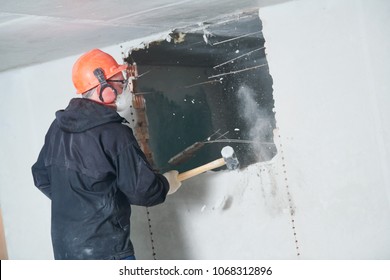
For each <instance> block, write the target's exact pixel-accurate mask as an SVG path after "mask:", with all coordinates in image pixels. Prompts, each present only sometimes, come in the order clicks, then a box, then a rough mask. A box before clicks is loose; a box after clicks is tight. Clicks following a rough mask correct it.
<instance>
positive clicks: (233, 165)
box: [177, 146, 240, 181]
mask: <svg viewBox="0 0 390 280" xmlns="http://www.w3.org/2000/svg"><path fill="white" fill-rule="evenodd" d="M221 155H222V157H221V158H219V159H216V160H214V161H212V162H209V163H206V164H204V165H201V166H199V167H196V168H194V169H191V170H188V171H185V172H183V173H180V174H179V175H178V177H177V178H178V180H179V181H184V180H187V179H189V178H191V177H194V176H196V175H199V174H201V173H203V172H206V171H209V170H212V169H214V168H218V167H221V166H223V165H225V164H226V167H227V168H228V169H229V170H234V169H237V168H238V167H239V165H240V163H239V162H238V159H237V157H236V155H235V153H234V150H233V148H232V147H230V146H225V147H223V149H222V150H221Z"/></svg>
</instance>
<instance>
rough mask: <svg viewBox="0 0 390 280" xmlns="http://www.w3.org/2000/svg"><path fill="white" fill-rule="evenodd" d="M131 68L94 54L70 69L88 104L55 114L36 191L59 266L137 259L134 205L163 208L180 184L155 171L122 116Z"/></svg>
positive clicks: (76, 101)
mask: <svg viewBox="0 0 390 280" xmlns="http://www.w3.org/2000/svg"><path fill="white" fill-rule="evenodd" d="M125 69H126V65H119V64H118V63H117V62H116V61H115V59H114V58H113V57H112V56H111V55H109V54H107V53H105V52H103V51H101V50H99V49H94V50H91V51H89V52H87V53H85V54H83V55H82V56H81V57H80V58H79V59H78V60H77V61H76V62H75V64H74V66H73V70H72V79H73V84H74V86H75V88H76V91H77V94H81V95H82V98H73V99H71V100H70V102H69V105H68V106H67V108H66V109H65V110H59V111H57V112H56V118H55V120H54V121H53V123H52V124H51V126H50V128H49V130H48V132H47V134H46V137H45V143H44V145H43V148H42V150H41V152H40V154H39V157H38V160H37V162H36V163H35V164H34V165H33V166H32V174H33V178H34V184H35V186H36V187H37V188H38V189H39V190H41V191H42V192H43V193H44V194H45V195H46V196H47V197H48V198H50V199H51V238H52V244H53V251H54V258H55V259H135V256H134V248H133V245H132V242H131V240H130V215H131V208H130V205H140V206H154V205H157V204H160V203H163V202H164V201H165V199H166V196H167V194H172V193H174V192H175V191H176V190H177V189H178V188H179V187H180V186H181V183H180V182H179V181H178V179H177V174H178V172H177V171H176V170H172V171H169V172H167V173H164V174H159V173H157V172H155V171H154V170H153V169H152V167H151V166H150V164H149V163H148V161H147V160H146V157H145V155H144V153H143V152H142V151H141V149H140V147H139V145H138V144H137V141H136V139H135V137H134V135H133V132H132V130H131V128H129V127H128V126H127V125H124V124H123V122H124V119H123V118H122V117H121V116H120V115H119V114H118V111H121V110H125V109H126V107H127V106H130V103H129V102H131V97H129V96H130V94H131V93H130V92H129V90H128V89H129V86H128V80H127V79H125V76H124V74H123V73H122V72H123V71H124V70H125Z"/></svg>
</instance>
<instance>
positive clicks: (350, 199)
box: [260, 0, 390, 259]
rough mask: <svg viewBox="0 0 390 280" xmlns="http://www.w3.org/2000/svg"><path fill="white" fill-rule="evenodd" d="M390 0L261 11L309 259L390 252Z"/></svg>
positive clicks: (290, 178)
mask: <svg viewBox="0 0 390 280" xmlns="http://www.w3.org/2000/svg"><path fill="white" fill-rule="evenodd" d="M389 14H390V2H389V1H385V0H376V1H363V0H361V1H355V0H343V1H339V0H328V1H308V0H307V1H293V2H290V3H287V4H284V5H281V6H274V7H267V8H265V9H261V10H260V18H261V19H262V20H263V25H264V36H265V38H266V40H267V42H266V47H267V53H268V62H269V65H270V72H271V75H272V76H273V78H274V98H275V102H276V104H275V107H276V119H277V123H278V124H277V125H278V127H279V132H280V136H281V143H282V144H283V147H282V148H281V149H282V150H283V152H284V155H285V159H286V166H287V167H286V169H287V177H288V181H289V184H290V187H291V189H292V190H293V196H294V199H295V203H296V206H297V209H296V223H297V236H298V240H299V241H300V244H301V250H302V257H304V258H325V259H329V258H330V259H332V258H336V259H340V258H341V259H343V258H352V259H355V258H364V259H371V258H374V259H377V258H385V259H389V258H390V234H389V232H390V204H389V201H390V181H389V170H390V157H389V156H390V144H389V143H390V134H389V128H390V113H389V110H388V108H389V104H390V95H389V92H390V82H389V79H388V77H389V75H390V65H389V62H390V54H389V48H390V36H389V35H390V31H389V28H388V26H390V18H389Z"/></svg>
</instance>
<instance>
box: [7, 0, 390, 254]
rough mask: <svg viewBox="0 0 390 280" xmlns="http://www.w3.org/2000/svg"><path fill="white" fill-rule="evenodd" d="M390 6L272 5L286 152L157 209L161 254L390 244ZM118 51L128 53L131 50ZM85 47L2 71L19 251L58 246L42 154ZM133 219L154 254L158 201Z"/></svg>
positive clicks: (348, 249)
mask: <svg viewBox="0 0 390 280" xmlns="http://www.w3.org/2000/svg"><path fill="white" fill-rule="evenodd" d="M389 11H390V3H389V2H387V1H385V0H382V1H381V0H375V1H363V0H356V1H354V0H343V1H340V0H327V1H325V0H324V1H310V0H300V1H290V2H288V3H285V4H281V5H275V6H268V7H264V8H262V9H261V10H260V18H261V20H262V21H263V26H264V36H265V39H266V47H267V53H268V57H267V58H268V62H269V66H270V72H271V75H272V76H273V79H274V98H275V111H276V119H277V125H278V128H279V129H278V130H276V131H275V138H276V141H277V145H278V149H279V153H278V155H277V156H276V157H275V158H274V159H273V160H272V161H270V162H267V163H263V164H257V165H253V166H250V167H249V168H247V169H245V170H241V171H233V172H219V173H212V172H210V173H208V174H204V175H200V176H198V177H196V178H193V179H190V180H188V181H187V182H185V183H184V184H183V187H182V189H181V190H180V191H178V193H176V194H175V195H172V196H170V197H169V198H168V199H167V202H166V203H165V204H163V205H161V206H157V207H155V208H151V209H149V210H150V218H151V223H152V232H153V240H154V247H155V251H156V254H157V255H156V257H157V258H158V259H169V258H171V259H174V258H185V259H235V258H236V259H295V258H304V259H354V258H363V259H378V258H386V259H388V258H389V257H390V253H389V252H390V235H389V234H388V233H389V232H390V211H389V210H390V184H389V175H388V170H389V163H390V162H389V161H390V159H389V155H390V146H389V145H390V144H389V143H390V141H389V140H390V139H389V127H390V124H389V122H390V113H388V111H386V109H387V107H388V105H389V101H390V100H389V96H388V92H389V87H390V82H389V80H388V79H387V77H388V76H389V74H390V69H389V67H390V66H389V63H387V62H388V61H389V54H388V51H387V50H388V49H389V47H390V46H389V44H390V39H389V36H388V35H389V31H388V30H389V29H388V28H387V27H388V26H390V19H389V18H388V15H389ZM129 44H134V43H129ZM105 50H106V51H108V52H110V53H111V54H113V55H115V56H116V57H117V58H118V59H119V58H120V52H121V50H122V49H121V48H120V47H119V46H113V47H111V48H108V49H105ZM75 59H76V57H69V58H67V59H61V60H58V61H53V62H50V63H46V64H42V65H37V66H34V67H29V68H25V69H20V70H14V71H11V72H3V73H1V74H0V83H1V84H2V85H3V87H4V88H7V92H5V91H4V89H3V93H2V98H3V102H2V103H1V105H0V106H1V110H0V128H1V130H2V137H1V140H0V141H1V146H2V147H3V148H2V149H1V161H0V203H1V208H2V212H3V219H4V226H5V234H6V239H7V245H8V255H9V258H10V259H50V258H52V250H51V243H50V203H49V201H48V199H47V198H46V197H45V196H43V195H42V194H41V193H40V192H39V191H38V190H36V189H35V187H34V186H33V181H32V177H31V172H30V167H31V165H32V164H33V163H34V162H35V160H36V158H37V156H38V152H39V150H40V148H41V146H42V144H43V139H44V135H45V133H46V131H47V128H48V126H49V124H50V123H51V121H52V120H53V118H54V112H55V111H56V110H58V109H61V108H64V107H65V106H66V105H67V103H68V101H69V99H70V98H72V97H74V96H75V95H74V94H73V92H74V90H73V87H72V83H71V67H72V65H73V62H74V61H75ZM5 85H6V86H5ZM291 211H292V213H293V215H291ZM133 218H134V219H133V222H132V223H133V235H134V238H133V240H134V242H135V247H136V250H137V251H136V253H137V257H138V258H147V259H148V258H152V254H151V252H152V250H151V244H150V238H149V229H148V224H147V217H146V210H145V209H144V208H140V207H137V208H136V209H135V211H134V217H133ZM292 221H294V222H292ZM294 226H295V228H293V227H294ZM294 233H295V234H296V235H294ZM296 241H297V242H296ZM296 245H297V246H296ZM296 247H298V249H297V248H296ZM298 253H299V254H300V256H299V257H298V256H297V254H298Z"/></svg>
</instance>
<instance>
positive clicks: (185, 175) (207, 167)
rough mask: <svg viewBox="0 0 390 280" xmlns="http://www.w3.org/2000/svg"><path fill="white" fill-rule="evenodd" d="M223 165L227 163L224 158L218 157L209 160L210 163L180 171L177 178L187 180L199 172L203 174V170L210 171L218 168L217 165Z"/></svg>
mask: <svg viewBox="0 0 390 280" xmlns="http://www.w3.org/2000/svg"><path fill="white" fill-rule="evenodd" d="M223 165H225V160H224V158H219V159H216V160H214V161H212V162H209V163H206V164H204V165H201V166H199V167H196V168H194V169H191V170H188V171H185V172H183V173H180V174H179V175H178V176H177V179H178V180H179V181H180V182H181V181H184V180H187V179H189V178H191V177H194V176H196V175H199V174H201V173H203V172H206V171H209V170H211V169H214V168H217V167H221V166H223Z"/></svg>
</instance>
